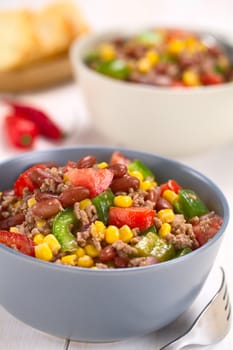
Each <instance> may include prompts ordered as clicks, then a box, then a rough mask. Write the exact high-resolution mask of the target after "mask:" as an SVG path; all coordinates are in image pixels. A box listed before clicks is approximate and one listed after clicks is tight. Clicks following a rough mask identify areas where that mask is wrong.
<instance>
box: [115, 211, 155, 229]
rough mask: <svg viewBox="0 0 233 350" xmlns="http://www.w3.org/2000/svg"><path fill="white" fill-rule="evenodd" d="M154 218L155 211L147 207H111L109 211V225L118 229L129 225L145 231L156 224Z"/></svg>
mask: <svg viewBox="0 0 233 350" xmlns="http://www.w3.org/2000/svg"><path fill="white" fill-rule="evenodd" d="M154 218H155V211H154V210H153V209H149V208H145V207H129V208H119V207H111V208H110V210H109V224H110V225H115V226H117V227H121V226H123V225H128V226H129V227H130V228H135V227H138V228H139V229H140V231H143V230H146V229H148V228H149V227H151V226H152V225H153V224H154Z"/></svg>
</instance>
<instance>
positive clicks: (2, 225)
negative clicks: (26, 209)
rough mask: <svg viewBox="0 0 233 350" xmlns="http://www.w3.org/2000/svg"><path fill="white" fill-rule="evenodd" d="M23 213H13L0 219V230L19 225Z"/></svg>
mask: <svg viewBox="0 0 233 350" xmlns="http://www.w3.org/2000/svg"><path fill="white" fill-rule="evenodd" d="M24 219H25V216H24V214H15V215H13V216H9V217H8V218H6V219H3V220H0V230H8V229H9V228H10V227H12V226H16V225H20V224H22V223H23V222H24Z"/></svg>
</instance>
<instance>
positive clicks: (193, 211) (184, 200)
mask: <svg viewBox="0 0 233 350" xmlns="http://www.w3.org/2000/svg"><path fill="white" fill-rule="evenodd" d="M174 209H175V211H176V212H177V213H180V214H183V215H184V217H185V219H187V220H188V219H191V218H193V217H194V216H201V215H204V214H207V213H209V210H208V208H207V207H206V205H205V204H204V202H203V201H202V200H201V199H200V197H199V196H198V195H197V194H196V193H195V192H194V191H192V190H189V189H182V190H180V191H179V193H178V198H177V200H176V202H175V203H174Z"/></svg>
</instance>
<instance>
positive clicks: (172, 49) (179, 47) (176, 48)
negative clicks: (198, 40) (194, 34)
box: [168, 39, 185, 55]
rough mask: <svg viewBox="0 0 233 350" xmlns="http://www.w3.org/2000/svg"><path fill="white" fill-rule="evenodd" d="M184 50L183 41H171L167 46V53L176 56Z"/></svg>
mask: <svg viewBox="0 0 233 350" xmlns="http://www.w3.org/2000/svg"><path fill="white" fill-rule="evenodd" d="M184 48H185V43H184V41H183V40H179V39H173V40H171V41H170V42H169V44H168V52H169V53H171V54H173V55H177V54H179V53H180V52H181V51H183V50H184Z"/></svg>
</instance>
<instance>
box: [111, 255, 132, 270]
mask: <svg viewBox="0 0 233 350" xmlns="http://www.w3.org/2000/svg"><path fill="white" fill-rule="evenodd" d="M113 262H114V265H115V267H117V268H123V267H127V266H128V263H129V258H128V257H126V256H119V255H117V256H115V258H114V259H113Z"/></svg>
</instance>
